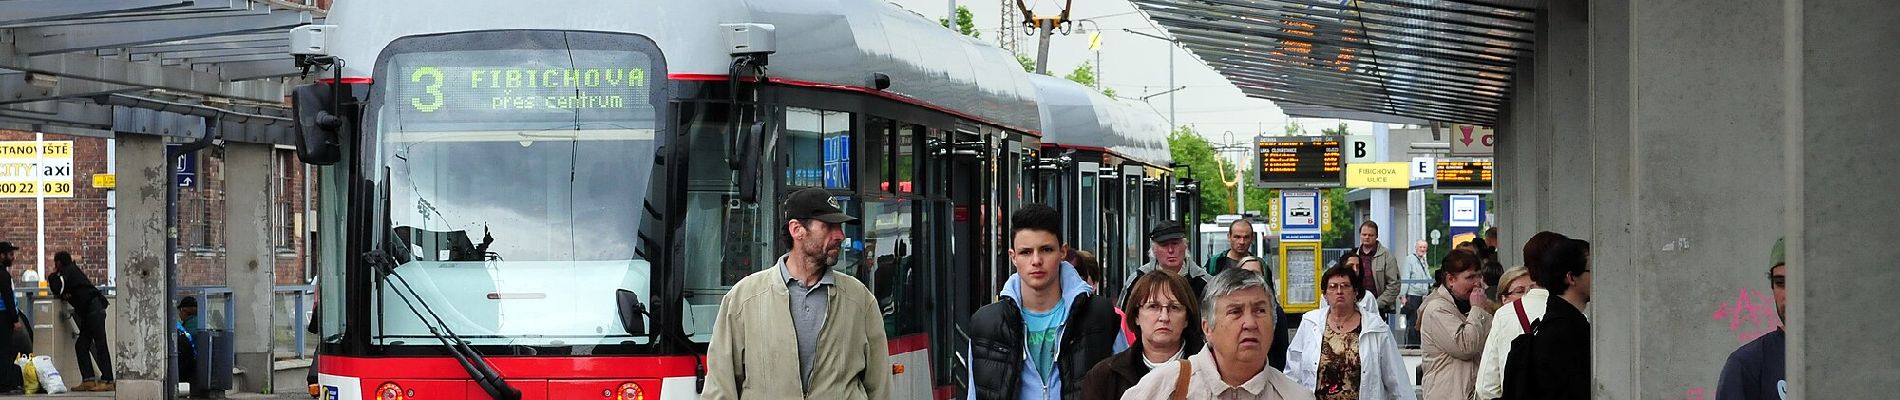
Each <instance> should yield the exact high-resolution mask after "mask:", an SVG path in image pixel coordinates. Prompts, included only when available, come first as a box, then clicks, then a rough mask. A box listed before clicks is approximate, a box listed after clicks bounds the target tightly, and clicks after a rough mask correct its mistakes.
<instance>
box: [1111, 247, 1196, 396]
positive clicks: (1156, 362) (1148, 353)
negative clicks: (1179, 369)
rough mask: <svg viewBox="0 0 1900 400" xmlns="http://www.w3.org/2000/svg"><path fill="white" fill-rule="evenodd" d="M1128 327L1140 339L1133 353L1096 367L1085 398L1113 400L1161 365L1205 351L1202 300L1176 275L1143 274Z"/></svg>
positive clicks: (1129, 307)
mask: <svg viewBox="0 0 1900 400" xmlns="http://www.w3.org/2000/svg"><path fill="white" fill-rule="evenodd" d="M1128 290H1130V292H1129V294H1128V302H1127V304H1123V305H1122V310H1123V311H1124V312H1125V313H1126V314H1127V315H1129V316H1131V317H1133V318H1129V319H1128V322H1127V325H1128V327H1129V328H1131V329H1133V330H1134V331H1135V332H1138V333H1137V334H1136V339H1135V346H1134V347H1130V348H1129V349H1128V351H1123V352H1121V353H1118V354H1115V355H1114V356H1113V357H1109V358H1107V359H1103V360H1102V361H1101V362H1097V363H1095V366H1094V367H1093V368H1090V369H1089V373H1088V375H1086V376H1083V378H1082V384H1083V385H1085V386H1083V387H1082V399H1084V400H1095V399H1103V400H1112V399H1119V398H1121V397H1122V392H1125V391H1127V390H1128V388H1131V387H1134V386H1135V383H1137V382H1141V377H1142V376H1144V375H1147V374H1148V371H1150V370H1153V369H1154V368H1155V367H1156V366H1160V365H1162V364H1166V363H1169V362H1174V361H1175V360H1181V359H1185V358H1187V356H1189V355H1193V354H1194V353H1196V352H1199V351H1200V350H1201V345H1202V343H1203V342H1204V339H1203V336H1202V335H1203V333H1202V332H1201V326H1200V324H1199V321H1201V311H1200V308H1201V307H1200V299H1196V298H1195V297H1194V288H1193V287H1192V286H1191V285H1189V284H1188V281H1187V279H1186V278H1182V277H1181V276H1180V275H1175V274H1142V275H1141V277H1140V278H1135V284H1134V286H1131V287H1129V288H1128Z"/></svg>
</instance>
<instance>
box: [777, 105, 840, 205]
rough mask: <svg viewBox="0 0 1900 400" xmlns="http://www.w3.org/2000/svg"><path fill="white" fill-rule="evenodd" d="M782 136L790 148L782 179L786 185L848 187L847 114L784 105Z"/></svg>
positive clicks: (830, 187) (829, 187)
mask: <svg viewBox="0 0 1900 400" xmlns="http://www.w3.org/2000/svg"><path fill="white" fill-rule="evenodd" d="M785 140H786V147H787V148H788V149H790V150H789V151H790V153H791V154H790V157H789V158H788V160H789V161H788V162H787V163H786V171H785V182H786V184H787V185H790V186H820V187H824V188H828V189H844V188H849V187H851V114H850V113H845V112H838V111H825V110H813V109H809V108H796V107H792V108H787V109H786V110H785Z"/></svg>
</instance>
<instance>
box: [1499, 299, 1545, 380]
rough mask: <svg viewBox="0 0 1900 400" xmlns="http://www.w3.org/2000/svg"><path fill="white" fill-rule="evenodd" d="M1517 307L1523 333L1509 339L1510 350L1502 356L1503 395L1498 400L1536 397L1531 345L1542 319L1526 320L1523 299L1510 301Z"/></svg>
mask: <svg viewBox="0 0 1900 400" xmlns="http://www.w3.org/2000/svg"><path fill="white" fill-rule="evenodd" d="M1511 304H1512V305H1513V306H1516V308H1517V323H1518V325H1520V326H1523V327H1524V333H1523V334H1519V335H1517V337H1516V338H1512V339H1511V352H1510V353H1508V354H1505V356H1504V393H1503V394H1504V397H1500V398H1499V400H1519V399H1534V398H1537V393H1536V390H1537V377H1536V374H1535V371H1536V368H1534V367H1532V363H1534V362H1535V361H1533V360H1532V353H1533V352H1534V350H1533V349H1532V346H1536V342H1537V325H1538V324H1539V323H1541V322H1543V319H1538V320H1537V321H1529V322H1526V321H1528V320H1529V319H1530V318H1529V317H1527V316H1525V315H1524V301H1523V300H1518V301H1516V302H1512V303H1511Z"/></svg>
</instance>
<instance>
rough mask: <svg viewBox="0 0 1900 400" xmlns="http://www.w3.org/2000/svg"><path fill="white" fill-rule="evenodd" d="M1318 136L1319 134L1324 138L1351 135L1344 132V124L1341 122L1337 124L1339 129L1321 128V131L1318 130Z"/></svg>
mask: <svg viewBox="0 0 1900 400" xmlns="http://www.w3.org/2000/svg"><path fill="white" fill-rule="evenodd" d="M1319 134H1321V135H1326V136H1346V135H1351V133H1348V132H1346V123H1344V122H1341V123H1339V127H1338V128H1321V129H1320V130H1319Z"/></svg>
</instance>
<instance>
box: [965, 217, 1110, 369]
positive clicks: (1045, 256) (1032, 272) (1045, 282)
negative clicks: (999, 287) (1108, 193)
mask: <svg viewBox="0 0 1900 400" xmlns="http://www.w3.org/2000/svg"><path fill="white" fill-rule="evenodd" d="M1009 219H1010V226H1011V228H1010V236H1011V242H1012V243H1011V244H1010V247H1009V260H1010V264H1013V265H1015V267H1016V273H1015V274H1012V275H1010V277H1009V282H1008V283H1005V284H1004V285H1003V291H1002V293H1001V297H1002V298H1001V299H999V300H997V302H996V303H992V304H990V305H987V306H983V308H981V309H978V310H976V315H974V316H972V317H971V318H970V328H971V329H970V352H969V354H970V363H969V366H970V369H969V377H970V391H969V395H968V396H967V397H968V398H969V399H971V400H1016V399H1077V398H1080V397H1081V395H1082V385H1083V384H1082V376H1084V375H1087V374H1088V370H1089V367H1092V366H1094V365H1095V363H1096V362H1099V361H1101V360H1102V359H1105V358H1108V357H1109V356H1110V355H1113V354H1114V353H1115V350H1116V346H1115V343H1116V336H1117V335H1118V334H1120V333H1121V329H1120V328H1119V326H1120V325H1119V324H1120V323H1121V321H1120V319H1119V318H1117V317H1116V316H1115V310H1114V307H1115V304H1114V300H1113V299H1112V298H1109V297H1107V296H1100V295H1098V294H1097V293H1095V289H1093V288H1090V287H1089V285H1088V283H1086V282H1084V281H1083V280H1082V275H1081V274H1079V273H1077V272H1076V271H1075V266H1073V265H1069V263H1067V262H1063V261H1062V260H1063V259H1065V258H1067V257H1068V256H1069V247H1068V245H1067V244H1064V243H1063V242H1062V214H1061V213H1059V212H1057V211H1056V210H1055V209H1054V208H1050V207H1049V206H1046V205H1042V204H1029V205H1026V206H1023V208H1022V209H1021V210H1018V211H1016V213H1015V214H1012V215H1010V218H1009Z"/></svg>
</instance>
